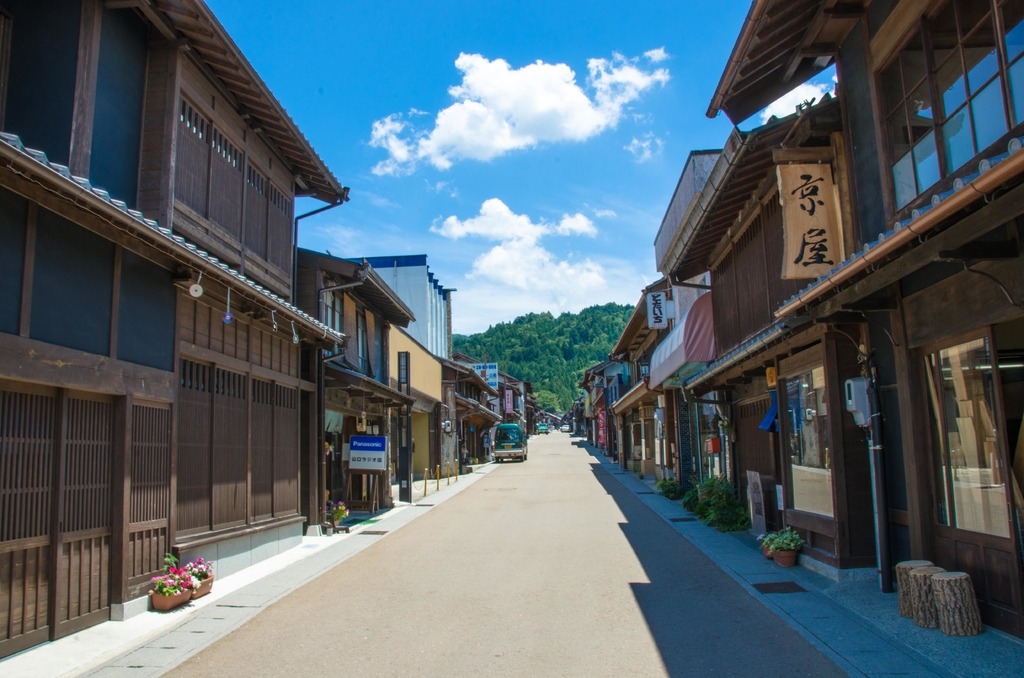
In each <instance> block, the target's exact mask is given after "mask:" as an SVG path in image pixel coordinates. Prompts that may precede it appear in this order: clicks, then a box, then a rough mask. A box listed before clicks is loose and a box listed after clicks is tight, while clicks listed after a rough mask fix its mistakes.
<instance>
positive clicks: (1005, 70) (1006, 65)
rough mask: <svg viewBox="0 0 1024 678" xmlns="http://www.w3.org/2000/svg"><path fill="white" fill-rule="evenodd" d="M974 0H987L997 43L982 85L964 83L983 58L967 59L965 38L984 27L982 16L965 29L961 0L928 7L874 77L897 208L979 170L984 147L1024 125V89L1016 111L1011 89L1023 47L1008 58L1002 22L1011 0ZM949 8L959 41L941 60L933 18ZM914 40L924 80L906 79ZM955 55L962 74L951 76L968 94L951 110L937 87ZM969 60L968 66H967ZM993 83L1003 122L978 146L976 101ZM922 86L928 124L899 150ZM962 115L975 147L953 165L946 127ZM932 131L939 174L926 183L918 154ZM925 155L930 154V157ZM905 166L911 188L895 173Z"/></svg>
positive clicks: (887, 170) (887, 168)
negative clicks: (927, 103) (898, 141)
mask: <svg viewBox="0 0 1024 678" xmlns="http://www.w3.org/2000/svg"><path fill="white" fill-rule="evenodd" d="M971 1H972V2H984V3H985V9H984V10H982V11H983V12H984V13H985V14H986V15H987V22H988V27H989V28H990V29H991V31H992V35H993V43H994V44H993V47H992V50H993V52H994V54H995V72H994V74H992V75H990V76H988V78H987V79H986V81H985V83H984V84H983V85H981V86H978V87H977V88H972V89H971V91H968V90H967V88H966V84H965V83H966V82H967V80H968V79H969V78H970V72H971V69H972V68H973V67H975V66H977V65H978V64H980V63H982V62H983V61H984V58H982V59H981V60H979V61H978V62H976V63H975V64H973V65H969V62H968V61H966V60H965V57H964V51H965V47H964V46H965V42H966V39H969V38H970V37H972V36H975V35H977V34H978V32H979V31H980V30H984V29H982V28H980V27H981V26H982V23H981V22H980V21H979V22H977V23H975V24H974V25H973V26H970V27H968V28H966V29H964V27H963V25H962V22H961V11H960V9H959V6H960V2H961V0H947V1H946V2H945V3H942V4H941V5H940V6H939V7H936V8H934V9H932V10H930V11H929V12H927V13H926V14H924V15H922V16H921V17H920V18H918V19H917V20H916V21H915V22H914V23H913V24H912V25H911V27H910V28H909V29H908V30H907V31H906V34H905V35H904V37H903V40H902V44H901V46H900V47H899V49H897V50H895V51H894V52H893V53H892V54H891V55H890V56H889V58H887V59H886V60H885V62H883V63H881V64H879V65H878V66H877V67H876V68H875V73H874V82H875V90H876V92H877V93H878V103H877V109H876V110H877V119H878V121H879V125H880V126H881V130H880V131H881V134H880V138H881V141H882V144H883V148H884V158H885V159H884V161H883V166H884V174H885V175H886V181H887V183H888V186H889V188H890V191H891V193H890V195H891V197H892V201H893V206H894V208H895V212H897V213H900V212H903V211H905V210H909V209H911V208H913V207H914V206H916V205H917V204H919V203H920V202H921V201H922V200H923V198H924V197H925V196H928V195H930V194H931V193H933V192H935V191H936V190H941V188H942V187H944V186H946V185H947V184H948V183H951V182H952V180H953V179H954V178H956V177H957V176H962V175H965V174H968V173H970V172H972V171H974V170H975V169H977V163H976V161H977V159H978V158H979V157H980V156H983V155H984V154H985V152H986V150H988V149H991V148H993V147H994V146H998V144H999V143H1001V142H1002V141H1004V140H1005V139H1007V138H1008V137H1010V136H1013V135H1015V134H1019V133H1020V131H1021V129H1022V128H1024V92H1021V96H1020V97H1019V99H1020V108H1021V109H1022V110H1020V111H1017V114H1016V115H1015V113H1014V101H1013V93H1012V91H1011V87H1010V68H1011V66H1014V65H1019V64H1020V63H1021V60H1022V59H1024V51H1022V52H1021V53H1018V54H1016V55H1015V56H1014V57H1012V58H1010V59H1008V54H1007V48H1006V42H1005V40H1006V35H1007V30H1006V26H1005V25H1004V21H1003V15H1004V12H1005V11H1006V7H1007V5H1008V0H971ZM947 11H948V12H951V13H952V14H953V16H954V18H955V28H956V37H955V41H956V44H955V46H953V47H951V48H948V50H949V51H950V54H947V55H946V56H945V57H943V58H941V59H939V58H938V54H937V52H936V49H935V47H934V45H933V41H932V37H933V32H934V26H935V19H936V17H938V16H940V15H941V14H942V13H944V12H947ZM1015 27H1017V28H1018V29H1019V28H1021V27H1024V21H1022V22H1021V23H1018V24H1016V26H1015ZM914 45H917V46H919V48H920V50H921V57H922V60H923V62H924V63H923V64H922V65H921V68H922V69H923V75H922V80H920V81H918V80H915V81H914V82H913V83H910V84H909V85H908V84H907V82H906V71H907V68H908V66H907V64H908V62H909V61H910V60H909V59H907V58H906V57H907V56H908V54H912V53H913V50H912V49H911V48H912V47H913V46H914ZM954 59H955V60H959V66H960V69H961V75H960V77H959V78H957V79H954V80H953V84H954V85H955V84H957V83H961V80H962V81H963V83H961V84H962V85H964V93H963V100H962V101H960V102H959V103H958V105H957V106H956V108H955V109H954V111H952V112H948V111H946V110H945V104H944V97H943V92H940V91H939V77H940V73H939V65H938V64H937V62H938V61H941V64H942V65H945V64H948V63H950V61H951V60H954ZM965 64H967V65H966V66H965ZM893 69H895V75H896V77H898V79H899V84H898V87H893V86H892V77H891V74H892V73H893ZM993 85H995V86H997V90H998V93H999V96H1000V100H1001V104H1002V120H1003V124H1004V126H1005V127H1004V130H1003V131H1002V132H1001V133H999V134H998V136H996V137H995V138H994V140H993V141H990V142H989V143H988V144H987V145H985V146H980V147H979V146H978V145H977V144H978V138H977V123H978V120H979V119H980V118H979V117H978V116H977V115H975V114H974V112H973V108H972V105H973V104H974V103H977V102H978V100H979V98H980V97H982V96H984V95H986V94H990V93H991V92H990V88H991V87H992V86H993ZM921 87H924V92H925V93H926V94H927V96H928V97H929V98H930V102H931V105H930V107H929V108H928V109H923V110H929V111H931V114H930V116H929V117H928V118H927V119H929V120H930V124H929V126H928V127H927V128H926V129H925V130H924V131H922V132H921V133H920V134H913V133H911V135H908V137H907V140H906V142H905V143H906V145H907V148H906V149H898V148H897V147H896V144H895V141H894V140H895V138H896V137H898V136H899V134H898V133H903V132H904V131H905V130H913V129H914V128H913V127H912V126H911V124H910V123H911V118H910V117H909V116H910V115H911V113H910V112H909V110H908V108H907V105H908V102H911V101H912V100H913V95H914V93H915V92H921V91H922V90H921ZM897 91H898V93H899V97H900V98H899V100H897V101H893V100H892V99H891V97H892V96H893V93H894V92H897ZM986 110H987V109H986ZM958 115H964V116H965V121H966V123H967V125H968V130H967V134H968V136H969V142H970V144H971V146H972V149H973V151H972V155H970V157H968V158H967V159H966V160H964V161H962V162H960V163H959V164H958V165H957V166H955V167H953V166H951V159H950V158H949V157H948V156H949V148H948V146H947V133H946V131H945V130H944V129H943V128H944V126H946V125H947V124H948V123H949V122H950V121H951V120H954V119H955V117H956V116H958ZM897 116H898V117H900V118H901V119H902V122H897V121H896V120H895V118H896V117H897ZM1017 118H1019V119H1020V120H1021V122H1020V123H1014V120H1015V119H1017ZM919 119H920V118H919ZM898 124H902V129H899V130H898V129H896V128H895V127H894V125H898ZM929 136H931V145H932V149H933V152H934V157H935V160H934V173H935V175H936V177H937V178H936V179H934V180H931V181H930V183H922V179H921V176H920V170H921V169H922V167H919V165H920V166H924V165H925V164H926V163H925V162H924V161H923V160H922V159H921V158H919V157H918V156H917V155H915V154H917V152H918V150H919V148H920V147H921V143H923V142H924V140H925V139H926V138H927V137H929ZM911 137H912V138H911ZM950 138H952V137H950ZM922 157H923V158H927V156H922ZM908 163H909V166H908ZM901 165H903V166H904V167H905V168H906V170H905V173H906V176H907V177H908V178H909V183H910V184H913V186H912V190H910V191H909V192H908V189H907V188H901V186H907V185H908V182H901V181H900V180H899V179H898V177H897V168H898V167H899V166H901Z"/></svg>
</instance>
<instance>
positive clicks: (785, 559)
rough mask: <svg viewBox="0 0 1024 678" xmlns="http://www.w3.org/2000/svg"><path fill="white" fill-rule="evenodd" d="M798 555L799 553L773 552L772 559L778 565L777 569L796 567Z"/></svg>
mask: <svg viewBox="0 0 1024 678" xmlns="http://www.w3.org/2000/svg"><path fill="white" fill-rule="evenodd" d="M799 553H800V552H799V551H773V552H772V558H773V559H774V560H775V562H776V563H778V564H779V567H793V566H794V565H796V559H797V556H798V555H799Z"/></svg>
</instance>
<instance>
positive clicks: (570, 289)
mask: <svg viewBox="0 0 1024 678" xmlns="http://www.w3.org/2000/svg"><path fill="white" fill-rule="evenodd" d="M532 254H533V253H532V252H529V251H519V252H515V253H514V256H515V261H514V262H512V263H514V264H515V265H516V266H521V265H522V263H523V258H524V257H530V256H531V255H532ZM509 255H512V253H511V252H508V251H503V252H500V253H494V256H493V257H492V259H491V261H493V262H494V264H495V265H499V263H500V262H507V259H506V258H505V257H507V256H509ZM589 263H590V265H591V266H592V267H593V268H594V270H599V271H600V275H599V276H598V275H585V276H584V277H582V278H581V279H580V280H577V279H576V278H575V277H571V278H570V279H568V280H566V276H569V275H576V274H577V273H578V271H570V270H566V271H564V272H563V275H562V276H561V277H556V278H554V279H553V280H552V281H551V282H550V283H548V282H547V281H545V280H538V279H534V278H531V279H527V280H526V285H527V287H526V288H525V289H526V290H527V291H528V294H523V293H522V289H524V288H521V287H517V286H515V285H514V284H513V283H510V282H509V281H507V280H505V279H503V278H501V277H500V276H495V277H491V278H488V277H484V276H481V275H478V274H476V273H469V274H467V276H466V278H465V279H464V280H462V281H457V282H456V284H454V285H453V286H454V287H456V288H458V291H457V292H456V293H455V294H454V297H453V301H452V325H453V330H454V331H455V332H456V333H459V334H472V333H474V332H482V331H484V330H486V329H487V328H488V327H490V326H491V325H495V324H497V323H500V322H509V321H511V320H512V319H514V318H516V317H517V316H521V315H525V314H527V313H541V312H544V311H548V312H550V313H551V314H552V315H556V316H557V315H559V314H561V313H565V312H572V313H578V312H579V311H581V310H582V309H584V308H586V307H588V306H594V305H597V304H606V303H608V302H616V303H619V304H629V305H633V304H635V303H636V300H637V298H638V297H639V295H640V291H641V290H642V289H643V288H644V286H645V285H647V284H648V283H649V282H650V281H649V280H646V279H645V277H644V276H643V275H641V274H640V273H639V272H638V271H637V269H636V267H635V265H634V263H633V262H629V261H626V260H617V259H607V258H606V259H601V260H600V261H590V262H589ZM531 270H532V269H531ZM546 271H547V269H545V275H546V274H547V273H546ZM529 275H530V276H537V275H538V273H537V272H535V271H534V272H531V273H530V274H529Z"/></svg>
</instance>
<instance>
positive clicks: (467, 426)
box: [441, 354, 501, 465]
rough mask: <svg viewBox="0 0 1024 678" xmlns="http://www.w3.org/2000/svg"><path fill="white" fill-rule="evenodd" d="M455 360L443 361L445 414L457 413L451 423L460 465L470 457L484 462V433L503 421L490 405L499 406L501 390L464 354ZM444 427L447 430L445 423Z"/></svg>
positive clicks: (485, 455)
mask: <svg viewBox="0 0 1024 678" xmlns="http://www.w3.org/2000/svg"><path fill="white" fill-rule="evenodd" d="M452 357H453V359H454V360H442V361H441V364H442V368H443V372H442V384H443V389H444V402H445V408H446V412H454V418H451V417H449V418H448V419H446V421H450V422H451V429H452V430H451V431H447V430H446V431H445V432H446V433H453V434H454V435H453V436H450V438H453V442H454V443H455V445H456V448H455V450H456V455H457V459H458V461H459V464H460V465H461V464H463V463H465V462H466V459H468V458H476V459H485V458H486V457H487V453H486V450H484V446H483V440H482V434H483V432H484V431H486V430H489V429H490V428H491V427H493V426H494V425H495V424H497V423H499V422H500V421H501V417H500V416H499V415H498V414H497V413H496V412H495V411H494V409H493V408H492V406H491V403H492V402H494V403H497V399H498V391H497V390H496V389H494V388H492V387H491V385H490V384H488V383H487V380H486V379H484V378H483V377H482V376H481V375H480V374H479V373H477V372H476V370H474V369H473V367H472V366H473V365H474V364H475V361H474V360H472V359H471V358H469V356H464V355H461V354H456V355H454V356H452ZM442 428H445V427H444V425H443V424H442Z"/></svg>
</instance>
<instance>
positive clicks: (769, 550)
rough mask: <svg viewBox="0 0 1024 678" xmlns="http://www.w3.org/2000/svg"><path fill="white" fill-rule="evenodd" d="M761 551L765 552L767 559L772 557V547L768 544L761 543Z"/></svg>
mask: <svg viewBox="0 0 1024 678" xmlns="http://www.w3.org/2000/svg"><path fill="white" fill-rule="evenodd" d="M761 553H763V554H764V557H765V558H766V559H768V560H771V559H772V547H771V546H768V544H761Z"/></svg>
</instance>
